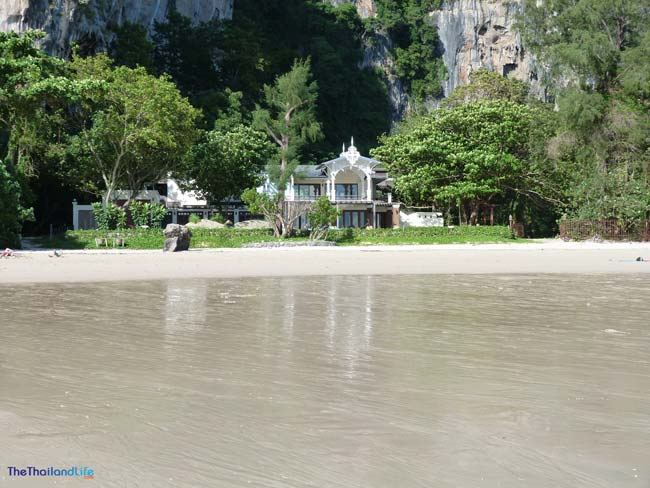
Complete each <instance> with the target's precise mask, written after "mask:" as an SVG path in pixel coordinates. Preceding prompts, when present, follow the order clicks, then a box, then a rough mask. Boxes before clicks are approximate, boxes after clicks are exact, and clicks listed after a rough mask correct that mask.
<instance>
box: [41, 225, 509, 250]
mask: <svg viewBox="0 0 650 488" xmlns="http://www.w3.org/2000/svg"><path fill="white" fill-rule="evenodd" d="M116 237H119V238H123V239H124V240H125V248H126V249H162V247H163V243H164V240H165V239H164V237H163V235H162V230H161V229H138V230H133V229H131V230H128V229H127V230H123V231H98V230H82V231H67V232H66V233H65V234H60V235H56V236H54V238H53V239H49V237H40V238H35V239H33V241H34V242H35V243H38V244H40V245H41V246H42V247H44V248H48V249H97V248H98V246H97V244H96V242H95V239H96V238H105V239H107V242H108V247H109V248H111V247H113V239H114V238H116ZM307 239H308V236H307V235H306V234H304V233H301V234H300V235H298V236H296V237H292V238H291V239H290V240H291V241H306V240H307ZM327 239H328V240H330V241H334V242H336V243H337V244H339V245H342V246H363V245H409V244H463V243H475V244H478V243H499V242H513V241H514V240H515V239H514V238H513V236H512V232H510V230H509V229H508V228H507V227H501V226H494V227H453V228H447V227H433V228H408V229H341V230H331V231H330V233H329V235H328V238H327ZM278 240H281V239H276V238H274V237H273V235H272V233H271V231H270V230H265V229H255V230H250V229H194V230H193V231H192V244H191V247H192V248H194V249H207V248H238V247H242V246H243V245H244V244H252V243H258V242H272V241H278ZM101 248H103V249H105V248H106V247H105V246H101Z"/></svg>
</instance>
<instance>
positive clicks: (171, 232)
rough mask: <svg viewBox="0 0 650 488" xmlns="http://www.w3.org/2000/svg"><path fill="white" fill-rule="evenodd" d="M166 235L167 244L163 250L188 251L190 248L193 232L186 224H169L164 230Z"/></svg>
mask: <svg viewBox="0 0 650 488" xmlns="http://www.w3.org/2000/svg"><path fill="white" fill-rule="evenodd" d="M163 234H164V236H165V245H164V247H163V251H165V252H180V251H188V250H189V249H190V238H191V237H192V232H190V229H188V228H187V227H185V226H184V225H179V224H167V227H165V230H163Z"/></svg>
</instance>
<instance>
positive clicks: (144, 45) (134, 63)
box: [108, 22, 155, 72]
mask: <svg viewBox="0 0 650 488" xmlns="http://www.w3.org/2000/svg"><path fill="white" fill-rule="evenodd" d="M154 49H155V44H154V43H153V42H152V41H151V40H150V39H149V36H148V33H147V29H146V28H145V27H144V26H142V25H140V24H132V23H130V22H125V23H124V24H122V25H121V26H120V27H119V28H118V29H117V30H116V31H115V39H113V42H111V45H110V47H109V50H108V52H109V54H110V56H111V58H113V60H114V61H115V64H116V65H118V66H128V67H129V68H136V67H138V66H142V67H143V68H145V69H146V70H147V71H149V72H152V71H153V68H154Z"/></svg>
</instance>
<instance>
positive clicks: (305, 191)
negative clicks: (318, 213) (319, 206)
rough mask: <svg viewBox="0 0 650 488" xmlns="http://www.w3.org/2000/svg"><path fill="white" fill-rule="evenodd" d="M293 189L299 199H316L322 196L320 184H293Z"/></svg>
mask: <svg viewBox="0 0 650 488" xmlns="http://www.w3.org/2000/svg"><path fill="white" fill-rule="evenodd" d="M293 191H294V194H295V195H296V198H298V199H305V200H315V199H317V198H318V197H320V185H293Z"/></svg>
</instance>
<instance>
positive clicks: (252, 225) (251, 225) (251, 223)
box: [235, 220, 271, 229]
mask: <svg viewBox="0 0 650 488" xmlns="http://www.w3.org/2000/svg"><path fill="white" fill-rule="evenodd" d="M235 228H236V229H270V228H271V226H270V225H269V223H268V222H267V221H266V220H245V221H243V222H237V223H236V224H235Z"/></svg>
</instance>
